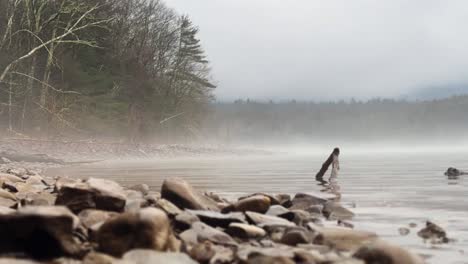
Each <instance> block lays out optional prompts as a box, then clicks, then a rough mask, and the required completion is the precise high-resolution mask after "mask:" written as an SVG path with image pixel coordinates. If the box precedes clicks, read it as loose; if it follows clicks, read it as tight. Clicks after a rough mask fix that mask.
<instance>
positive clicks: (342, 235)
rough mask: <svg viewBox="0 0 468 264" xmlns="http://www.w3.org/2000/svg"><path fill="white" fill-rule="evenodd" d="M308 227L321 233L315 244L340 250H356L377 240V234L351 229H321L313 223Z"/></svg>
mask: <svg viewBox="0 0 468 264" xmlns="http://www.w3.org/2000/svg"><path fill="white" fill-rule="evenodd" d="M307 227H308V228H309V229H310V230H312V231H315V232H317V233H319V235H318V236H316V237H315V239H314V241H313V243H314V244H319V245H329V246H333V247H335V248H337V249H338V250H346V251H352V250H356V249H357V248H359V247H360V246H361V245H364V244H366V243H370V242H373V241H375V240H376V239H377V235H376V234H375V233H372V232H366V231H359V230H353V229H349V228H342V227H320V226H317V225H314V224H312V223H308V224H307Z"/></svg>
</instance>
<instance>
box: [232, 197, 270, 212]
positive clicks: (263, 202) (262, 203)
mask: <svg viewBox="0 0 468 264" xmlns="http://www.w3.org/2000/svg"><path fill="white" fill-rule="evenodd" d="M270 205H271V198H270V197H268V196H264V195H254V196H250V197H247V198H243V199H241V200H239V201H237V203H235V204H234V210H235V211H239V212H246V211H250V212H256V213H261V214H264V213H266V212H267V211H268V208H270Z"/></svg>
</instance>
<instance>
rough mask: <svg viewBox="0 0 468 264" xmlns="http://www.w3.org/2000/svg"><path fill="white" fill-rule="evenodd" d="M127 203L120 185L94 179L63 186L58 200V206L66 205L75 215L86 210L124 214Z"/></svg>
mask: <svg viewBox="0 0 468 264" xmlns="http://www.w3.org/2000/svg"><path fill="white" fill-rule="evenodd" d="M125 203H126V197H125V193H124V190H123V188H122V187H121V186H120V185H119V184H117V183H116V182H114V181H109V180H102V179H94V178H90V179H88V180H87V181H85V182H78V183H65V184H63V185H62V186H61V188H60V190H59V193H58V195H57V200H56V204H57V205H65V206H67V207H68V208H70V210H72V211H73V212H75V213H79V212H81V211H82V210H85V209H99V210H105V211H116V212H122V211H123V210H124V208H125Z"/></svg>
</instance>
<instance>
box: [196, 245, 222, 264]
mask: <svg viewBox="0 0 468 264" xmlns="http://www.w3.org/2000/svg"><path fill="white" fill-rule="evenodd" d="M213 246H214V245H213V244H212V243H211V242H209V241H205V242H203V243H199V244H197V245H195V246H193V247H192V248H191V249H190V251H189V256H190V257H191V258H192V259H194V260H196V261H197V262H198V263H201V264H208V263H210V260H211V259H212V258H213V257H214V256H215V254H216V251H215V250H214V249H213Z"/></svg>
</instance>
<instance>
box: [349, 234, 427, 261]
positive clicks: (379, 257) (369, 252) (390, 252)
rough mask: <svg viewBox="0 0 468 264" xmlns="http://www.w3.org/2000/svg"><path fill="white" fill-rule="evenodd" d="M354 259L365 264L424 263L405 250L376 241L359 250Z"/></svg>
mask: <svg viewBox="0 0 468 264" xmlns="http://www.w3.org/2000/svg"><path fill="white" fill-rule="evenodd" d="M353 257H354V258H357V259H361V260H363V261H365V263H366V264H374V263H379V264H423V263H424V261H423V260H422V259H421V258H420V257H419V256H417V255H414V254H412V253H411V252H409V251H408V250H406V249H403V248H401V247H398V246H395V245H392V244H389V243H386V242H383V241H381V240H378V241H376V242H374V243H371V244H369V245H366V246H363V247H361V248H359V249H358V250H357V251H356V253H354V255H353Z"/></svg>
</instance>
